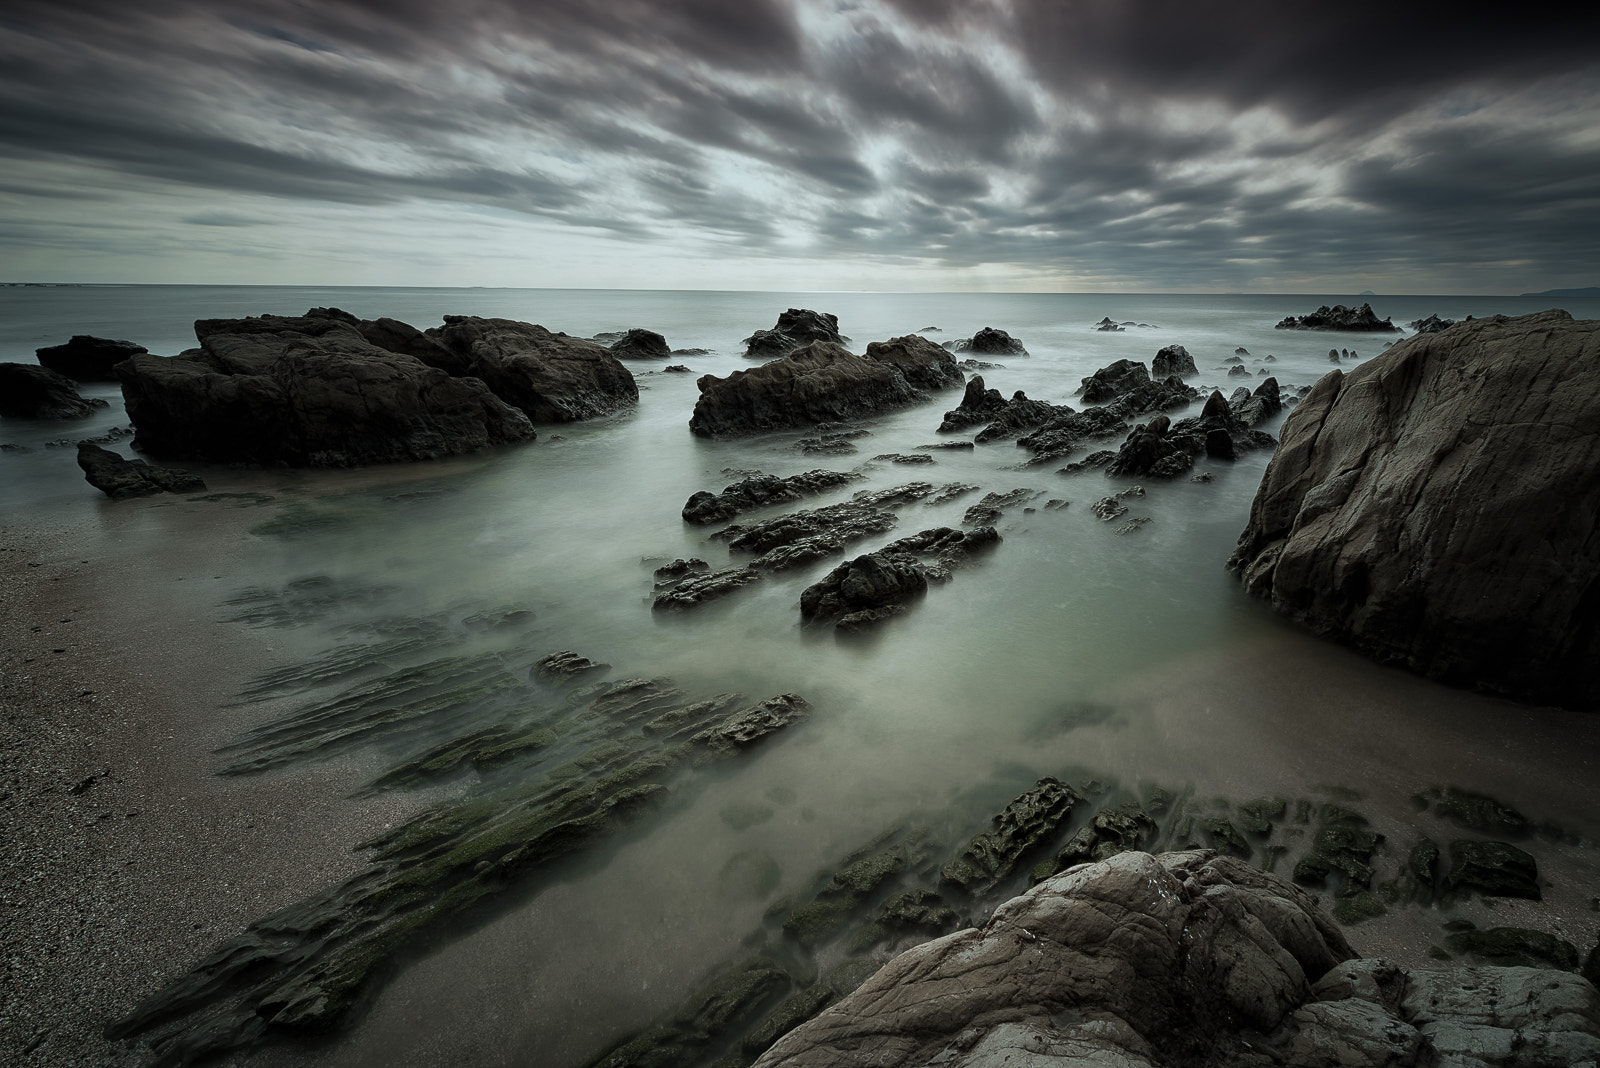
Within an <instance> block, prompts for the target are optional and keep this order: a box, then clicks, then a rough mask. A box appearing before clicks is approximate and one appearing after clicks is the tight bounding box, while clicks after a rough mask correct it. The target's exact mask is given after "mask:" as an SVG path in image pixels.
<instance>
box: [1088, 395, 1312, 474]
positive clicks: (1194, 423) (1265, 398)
mask: <svg viewBox="0 0 1600 1068" xmlns="http://www.w3.org/2000/svg"><path fill="white" fill-rule="evenodd" d="M1269 383H1270V385H1269ZM1239 392H1240V393H1241V394H1242V396H1241V397H1240V399H1239V407H1238V412H1236V411H1235V409H1234V406H1233V405H1231V404H1230V403H1229V402H1228V401H1227V400H1226V399H1224V398H1223V396H1222V394H1221V393H1220V392H1213V393H1212V394H1211V397H1210V399H1208V400H1207V401H1206V406H1205V408H1203V409H1202V410H1201V412H1200V414H1199V415H1198V416H1194V417H1192V418H1189V419H1183V420H1180V421H1179V422H1177V423H1174V422H1172V420H1171V419H1169V418H1168V417H1167V416H1165V415H1158V416H1156V417H1155V418H1154V419H1152V420H1150V422H1148V423H1144V424H1141V425H1139V426H1136V427H1134V429H1133V431H1132V433H1130V434H1129V435H1128V437H1127V440H1126V441H1124V442H1123V445H1122V448H1121V449H1119V450H1118V451H1117V456H1116V459H1114V460H1112V461H1111V463H1110V465H1109V466H1107V468H1106V474H1108V475H1116V476H1126V477H1132V478H1145V477H1148V478H1174V477H1176V476H1178V475H1181V474H1184V473H1185V472H1187V471H1188V470H1189V468H1191V467H1193V466H1194V461H1195V458H1196V457H1198V456H1200V454H1201V453H1204V454H1205V455H1207V456H1210V457H1212V458H1213V459H1218V460H1232V459H1235V458H1236V457H1237V456H1238V454H1239V453H1241V452H1248V451H1250V450H1252V449H1264V448H1271V447H1273V446H1274V445H1276V444H1277V442H1276V441H1274V440H1273V438H1272V437H1271V435H1268V434H1265V433H1263V432H1261V431H1259V430H1253V429H1251V428H1250V426H1249V425H1248V424H1246V423H1245V422H1244V421H1243V420H1242V419H1241V418H1240V415H1239V414H1238V413H1239V412H1246V413H1248V414H1249V415H1250V417H1251V418H1257V417H1259V418H1263V419H1264V418H1267V416H1264V415H1261V413H1262V412H1267V411H1273V410H1276V409H1272V407H1271V406H1272V404H1273V403H1274V402H1275V400H1276V398H1277V396H1278V383H1277V380H1276V379H1271V378H1269V379H1267V381H1266V382H1263V383H1261V386H1260V388H1259V389H1258V390H1257V394H1259V398H1257V397H1256V396H1255V395H1252V394H1251V393H1250V392H1249V391H1248V390H1246V389H1243V388H1241V389H1240V390H1239ZM1281 406H1282V405H1281V402H1279V407H1280V408H1281Z"/></svg>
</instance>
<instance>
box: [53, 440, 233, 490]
mask: <svg viewBox="0 0 1600 1068" xmlns="http://www.w3.org/2000/svg"><path fill="white" fill-rule="evenodd" d="M78 466H79V467H81V468H82V469H83V477H84V478H85V479H87V480H88V483H89V485H91V486H93V487H94V488H95V489H97V490H100V491H101V492H102V493H104V494H105V495H106V496H107V497H110V498H111V499H112V500H114V501H124V500H127V499H129V498H130V497H153V496H155V495H156V494H158V493H197V492H201V491H203V490H204V489H205V488H206V484H205V482H204V481H202V480H201V479H200V477H199V476H198V475H192V474H190V473H189V472H187V471H173V470H170V469H168V468H165V467H156V466H154V465H153V464H147V463H145V462H144V461H143V460H124V459H123V458H122V457H121V456H119V455H117V454H116V453H114V452H112V451H111V450H110V449H102V448H101V447H100V446H98V445H96V444H94V443H93V442H89V441H80V442H79V443H78Z"/></svg>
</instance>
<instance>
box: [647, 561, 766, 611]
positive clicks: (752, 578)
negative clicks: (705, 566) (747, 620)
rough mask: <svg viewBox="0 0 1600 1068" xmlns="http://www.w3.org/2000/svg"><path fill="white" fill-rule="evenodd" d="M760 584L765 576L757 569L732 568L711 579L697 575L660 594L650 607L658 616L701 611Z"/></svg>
mask: <svg viewBox="0 0 1600 1068" xmlns="http://www.w3.org/2000/svg"><path fill="white" fill-rule="evenodd" d="M759 581H761V572H759V571H757V570H756V569H755V568H753V567H732V568H726V569H724V570H722V571H714V572H712V573H711V574H709V575H695V576H691V577H687V578H685V579H683V580H682V581H681V582H678V583H676V584H675V585H673V586H672V587H671V588H669V589H666V590H663V591H662V592H660V593H658V594H656V597H655V600H654V601H652V602H651V605H650V607H651V608H652V609H653V610H654V611H657V612H677V611H682V610H684V609H688V608H699V607H700V606H701V605H703V604H706V603H707V602H709V601H715V600H718V599H719V598H722V597H726V596H727V595H728V594H730V593H733V592H735V591H737V590H742V589H744V587H746V586H748V585H750V584H751V583H752V582H759Z"/></svg>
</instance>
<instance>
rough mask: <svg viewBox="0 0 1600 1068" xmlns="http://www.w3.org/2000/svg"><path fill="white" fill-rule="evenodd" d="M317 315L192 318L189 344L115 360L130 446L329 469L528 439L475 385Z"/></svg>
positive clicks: (526, 428) (516, 417)
mask: <svg viewBox="0 0 1600 1068" xmlns="http://www.w3.org/2000/svg"><path fill="white" fill-rule="evenodd" d="M315 310H320V311H323V314H320V315H306V316H301V317H297V318H291V317H286V316H274V315H268V316H261V317H259V318H249V319H202V320H200V321H198V322H196V323H195V334H196V336H197V337H198V338H199V339H200V345H201V347H200V348H199V349H191V350H189V351H188V352H185V353H183V354H181V355H179V356H174V357H164V356H153V355H150V354H149V353H139V354H137V355H135V356H133V357H131V358H130V359H128V360H126V361H124V362H123V363H120V364H118V365H117V374H118V376H119V377H120V378H121V379H122V394H123V398H124V399H125V401H126V402H127V406H128V416H129V418H130V419H131V420H132V422H133V425H134V427H135V428H136V430H137V436H136V437H135V439H134V443H135V444H136V445H137V446H139V447H140V448H142V449H144V450H146V451H148V452H151V453H154V454H155V455H157V456H174V457H189V458H194V459H204V460H212V461H224V462H238V461H243V462H250V463H283V464H289V465H292V466H311V467H338V466H349V465H352V464H364V463H384V462H390V461H396V460H421V459H435V458H438V457H441V456H449V455H452V454H454V453H459V452H469V451H472V450H475V449H480V448H483V447H485V446H489V445H498V444H505V443H509V442H516V441H528V440H531V439H532V438H533V437H534V431H533V426H532V425H531V424H530V423H529V421H528V419H527V417H526V416H525V415H524V414H523V413H522V412H520V411H518V410H516V409H515V408H513V407H511V406H509V405H508V404H507V403H506V402H505V401H503V400H501V399H500V398H499V397H497V396H495V395H494V393H492V392H491V391H490V389H489V388H488V387H487V386H486V385H484V383H483V382H482V381H480V380H478V379H476V378H453V377H451V376H450V375H449V374H448V373H447V372H445V371H443V370H440V369H438V368H435V367H430V366H428V365H426V364H424V363H423V362H422V361H421V360H419V359H417V358H416V357H413V356H408V355H405V354H402V353H394V352H390V351H389V350H387V349H381V348H379V347H377V346H376V345H374V344H372V343H371V342H370V341H368V340H367V339H366V338H365V337H364V336H362V334H361V332H360V330H359V329H358V328H357V326H356V325H353V324H352V323H350V322H347V321H346V320H345V319H344V318H338V317H333V316H331V315H329V314H327V310H325V309H315ZM340 314H341V315H343V314H344V313H340Z"/></svg>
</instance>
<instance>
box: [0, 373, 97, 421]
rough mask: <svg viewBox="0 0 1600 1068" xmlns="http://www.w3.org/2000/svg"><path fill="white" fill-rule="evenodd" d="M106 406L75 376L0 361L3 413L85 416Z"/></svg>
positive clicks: (0, 412)
mask: <svg viewBox="0 0 1600 1068" xmlns="http://www.w3.org/2000/svg"><path fill="white" fill-rule="evenodd" d="M104 407H106V402H105V401H103V400H100V399H99V398H93V399H85V398H83V397H81V396H79V394H78V389H77V387H76V386H74V385H73V384H72V380H71V379H69V378H67V377H66V376H65V375H60V374H57V373H56V372H54V371H52V370H50V369H49V368H47V367H35V366H33V365H32V364H27V363H0V415H6V416H13V417H19V418H23V419H81V418H83V417H84V416H86V415H93V414H94V413H95V410H96V409H99V408H104Z"/></svg>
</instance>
